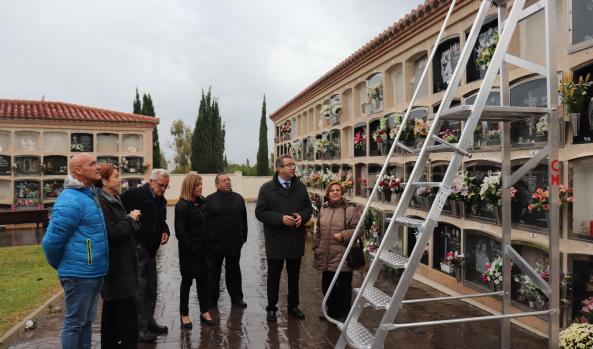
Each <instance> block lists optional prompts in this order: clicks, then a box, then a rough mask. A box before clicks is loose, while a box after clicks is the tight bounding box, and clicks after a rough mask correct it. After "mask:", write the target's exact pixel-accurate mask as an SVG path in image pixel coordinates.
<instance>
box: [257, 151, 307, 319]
mask: <svg viewBox="0 0 593 349" xmlns="http://www.w3.org/2000/svg"><path fill="white" fill-rule="evenodd" d="M275 167H276V174H275V175H274V178H272V180H271V181H269V182H267V183H265V184H264V185H263V186H262V187H261V188H260V190H259V195H258V197H257V205H256V208H255V216H256V217H257V219H258V220H260V221H261V222H262V223H263V224H264V236H265V240H266V258H267V262H268V280H267V283H268V285H267V293H268V306H267V307H266V310H267V312H268V314H267V319H268V321H276V311H277V310H278V307H277V306H276V305H277V304H278V289H279V288H280V276H281V274H282V269H283V268H284V262H285V261H286V271H287V273H288V304H287V305H288V313H289V314H290V315H292V316H294V317H296V318H298V319H304V318H305V314H303V312H301V311H300V310H299V308H298V305H299V273H300V268H301V257H302V256H303V255H304V253H305V227H304V225H305V223H307V222H308V221H309V219H310V218H311V214H312V213H313V209H312V207H311V201H310V200H309V194H308V192H307V188H306V187H305V185H304V184H303V183H301V181H300V180H298V179H297V178H296V177H295V169H296V164H295V162H294V159H293V158H292V157H291V156H288V155H282V156H280V157H278V159H276V162H275Z"/></svg>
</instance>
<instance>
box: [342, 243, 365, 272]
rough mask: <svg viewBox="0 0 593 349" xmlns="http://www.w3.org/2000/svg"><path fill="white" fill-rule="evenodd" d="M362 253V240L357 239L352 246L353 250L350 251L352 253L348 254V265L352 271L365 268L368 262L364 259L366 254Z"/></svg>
mask: <svg viewBox="0 0 593 349" xmlns="http://www.w3.org/2000/svg"><path fill="white" fill-rule="evenodd" d="M362 251H363V247H362V240H361V239H360V237H357V238H356V241H355V242H354V245H352V248H351V249H350V253H348V257H346V263H348V266H349V267H350V269H352V270H355V269H360V268H362V267H364V265H365V264H366V260H365V258H364V252H362Z"/></svg>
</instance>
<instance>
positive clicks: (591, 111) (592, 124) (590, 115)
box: [587, 98, 593, 131]
mask: <svg viewBox="0 0 593 349" xmlns="http://www.w3.org/2000/svg"><path fill="white" fill-rule="evenodd" d="M592 105H593V98H591V99H590V100H589V108H587V111H588V112H587V120H588V121H589V130H590V131H593V107H592Z"/></svg>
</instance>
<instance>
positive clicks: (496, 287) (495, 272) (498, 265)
mask: <svg viewBox="0 0 593 349" xmlns="http://www.w3.org/2000/svg"><path fill="white" fill-rule="evenodd" d="M484 268H485V270H486V271H485V272H484V273H483V274H482V281H483V282H484V283H485V284H489V285H490V289H491V290H493V291H500V290H501V289H502V284H501V283H502V258H501V257H498V258H496V259H495V260H494V262H492V264H491V263H486V264H485V265H484Z"/></svg>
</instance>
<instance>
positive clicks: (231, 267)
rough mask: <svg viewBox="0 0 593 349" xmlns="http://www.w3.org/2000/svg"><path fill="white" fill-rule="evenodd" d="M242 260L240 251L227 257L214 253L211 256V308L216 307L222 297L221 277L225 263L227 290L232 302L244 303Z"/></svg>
mask: <svg viewBox="0 0 593 349" xmlns="http://www.w3.org/2000/svg"><path fill="white" fill-rule="evenodd" d="M240 259H241V252H240V251H239V253H238V254H233V255H227V256H225V255H224V254H218V253H214V252H213V253H212V254H211V255H210V297H209V298H210V300H209V302H210V307H212V308H213V307H216V305H217V304H218V298H219V297H220V276H221V273H222V263H223V261H224V279H225V283H226V290H227V292H228V293H229V296H230V297H231V302H232V303H239V302H241V301H243V287H242V278H241V267H240V266H239V261H240Z"/></svg>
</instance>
